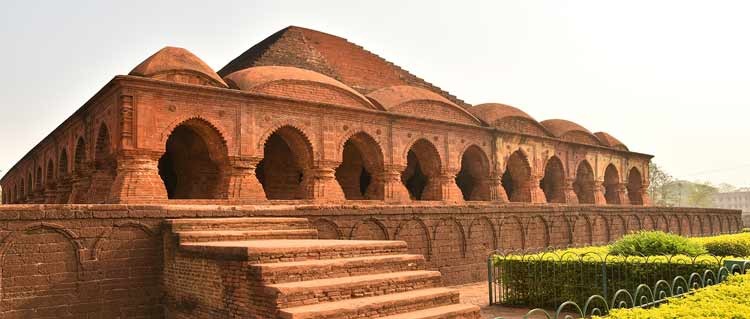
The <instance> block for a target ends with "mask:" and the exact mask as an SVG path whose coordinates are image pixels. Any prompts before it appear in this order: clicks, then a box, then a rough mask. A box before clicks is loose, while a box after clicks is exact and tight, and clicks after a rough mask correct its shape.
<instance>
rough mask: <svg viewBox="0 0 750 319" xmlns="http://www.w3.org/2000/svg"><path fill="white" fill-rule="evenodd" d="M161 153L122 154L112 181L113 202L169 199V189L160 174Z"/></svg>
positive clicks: (111, 198)
mask: <svg viewBox="0 0 750 319" xmlns="http://www.w3.org/2000/svg"><path fill="white" fill-rule="evenodd" d="M159 157H160V155H159V154H154V153H131V154H120V155H119V156H118V158H117V176H116V177H115V181H114V183H112V188H111V192H110V195H109V201H110V202H112V203H149V202H160V201H166V200H167V189H166V188H165V187H164V182H163V181H162V179H161V177H160V176H159V167H158V165H159Z"/></svg>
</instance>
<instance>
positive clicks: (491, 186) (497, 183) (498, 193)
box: [483, 175, 508, 203]
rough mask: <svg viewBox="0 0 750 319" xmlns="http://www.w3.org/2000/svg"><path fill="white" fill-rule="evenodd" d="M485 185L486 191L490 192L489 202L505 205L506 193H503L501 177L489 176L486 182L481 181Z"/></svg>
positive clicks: (506, 200)
mask: <svg viewBox="0 0 750 319" xmlns="http://www.w3.org/2000/svg"><path fill="white" fill-rule="evenodd" d="M483 182H484V183H487V185H488V186H487V189H488V191H489V192H490V197H489V198H490V200H491V201H493V202H500V203H507V202H508V193H506V192H505V187H503V179H502V177H501V175H493V176H490V178H488V179H487V180H485V181H483Z"/></svg>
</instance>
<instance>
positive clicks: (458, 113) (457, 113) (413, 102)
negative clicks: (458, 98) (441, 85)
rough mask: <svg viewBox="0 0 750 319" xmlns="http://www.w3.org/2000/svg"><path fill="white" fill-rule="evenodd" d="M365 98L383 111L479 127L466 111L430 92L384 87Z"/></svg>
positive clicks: (412, 87) (474, 118)
mask: <svg viewBox="0 0 750 319" xmlns="http://www.w3.org/2000/svg"><path fill="white" fill-rule="evenodd" d="M367 97H368V98H370V100H372V101H373V103H375V104H376V105H377V106H379V107H380V108H382V109H383V110H387V111H391V112H394V113H402V114H409V115H413V116H419V117H424V118H431V119H436V120H441V121H448V122H458V123H466V124H472V125H481V122H480V121H479V120H478V119H477V118H476V117H474V115H472V114H471V113H469V112H468V111H466V109H464V108H462V107H460V106H458V105H456V104H455V103H453V102H451V101H450V100H448V99H446V98H445V97H443V96H441V95H440V94H437V93H435V92H432V91H430V90H427V89H424V88H421V87H416V86H410V85H394V86H389V87H385V88H382V89H379V90H376V91H374V92H371V93H370V94H367Z"/></svg>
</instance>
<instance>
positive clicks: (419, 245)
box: [393, 217, 432, 261]
mask: <svg viewBox="0 0 750 319" xmlns="http://www.w3.org/2000/svg"><path fill="white" fill-rule="evenodd" d="M393 239H394V240H403V241H405V242H406V243H407V246H408V249H409V253H410V254H419V255H423V256H425V259H427V260H428V261H429V260H430V259H431V258H432V238H430V231H429V230H428V228H427V225H425V223H424V221H422V219H421V218H419V217H414V218H412V219H409V220H406V221H403V222H401V224H399V225H398V228H397V229H396V233H395V234H394V235H393Z"/></svg>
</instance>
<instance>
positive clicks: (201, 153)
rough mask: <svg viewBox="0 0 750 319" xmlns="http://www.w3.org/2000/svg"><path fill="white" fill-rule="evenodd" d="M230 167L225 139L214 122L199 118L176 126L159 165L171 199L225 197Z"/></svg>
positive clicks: (168, 139)
mask: <svg viewBox="0 0 750 319" xmlns="http://www.w3.org/2000/svg"><path fill="white" fill-rule="evenodd" d="M228 166H229V164H228V150H227V146H226V141H225V140H224V139H223V138H222V136H221V134H220V133H219V131H217V130H216V129H215V128H214V126H213V125H211V123H209V122H208V121H206V120H203V119H200V118H191V119H189V120H186V121H184V122H182V123H180V124H179V125H177V126H176V127H175V128H174V130H173V131H172V132H171V134H170V135H169V137H168V138H167V141H166V145H165V152H164V154H163V155H162V157H161V158H160V159H159V164H158V167H159V176H161V178H162V181H163V182H164V186H165V188H166V190H167V197H168V198H169V199H216V198H223V197H224V196H225V195H226V194H225V189H224V185H225V182H224V179H225V174H224V171H225V170H226V169H227V167H228Z"/></svg>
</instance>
